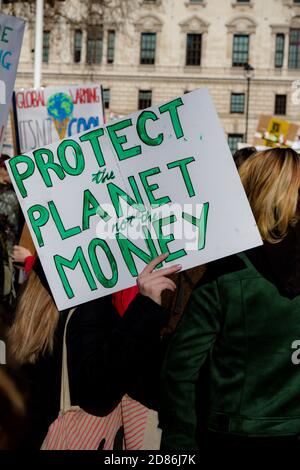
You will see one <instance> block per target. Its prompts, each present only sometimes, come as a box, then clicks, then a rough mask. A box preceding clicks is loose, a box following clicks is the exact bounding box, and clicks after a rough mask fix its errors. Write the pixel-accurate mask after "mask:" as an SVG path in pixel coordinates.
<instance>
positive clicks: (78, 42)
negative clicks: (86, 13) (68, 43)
mask: <svg viewBox="0 0 300 470" xmlns="http://www.w3.org/2000/svg"><path fill="white" fill-rule="evenodd" d="M81 47H82V31H81V29H76V30H75V32H74V62H80V60H81Z"/></svg>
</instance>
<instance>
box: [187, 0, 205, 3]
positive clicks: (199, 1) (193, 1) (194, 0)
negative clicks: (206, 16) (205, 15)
mask: <svg viewBox="0 0 300 470" xmlns="http://www.w3.org/2000/svg"><path fill="white" fill-rule="evenodd" d="M189 3H203V0H190V1H189Z"/></svg>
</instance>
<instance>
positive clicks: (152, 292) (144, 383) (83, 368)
mask: <svg viewBox="0 0 300 470" xmlns="http://www.w3.org/2000/svg"><path fill="white" fill-rule="evenodd" d="M15 248H16V247H15ZM167 256H168V255H167V254H164V255H160V256H158V257H157V258H156V259H154V260H153V261H151V262H150V263H149V264H148V265H147V266H146V268H145V269H144V271H143V272H142V273H141V274H140V275H139V277H138V286H139V293H138V294H137V295H136V296H135V298H134V299H133V300H132V299H130V300H131V302H130V304H129V306H128V302H126V304H127V305H126V309H125V310H126V311H125V313H124V312H123V311H122V312H121V314H122V316H121V314H119V313H118V312H119V311H117V310H116V308H115V306H114V302H113V298H112V296H111V295H107V296H105V297H101V298H99V299H96V300H93V301H91V302H87V303H85V304H81V305H79V306H78V307H77V308H76V309H75V311H74V313H73V314H72V316H71V317H69V311H67V310H65V311H64V312H58V311H57V309H56V307H55V304H54V302H53V299H52V297H51V295H50V291H49V287H48V284H47V281H46V278H45V276H44V273H43V271H42V268H41V266H39V265H37V267H36V268H35V269H36V270H37V273H38V276H37V275H36V274H35V273H34V272H32V273H31V274H30V276H29V280H28V283H27V285H26V288H25V289H24V292H23V294H22V295H21V298H20V300H19V303H18V307H17V311H16V317H15V321H14V323H13V325H12V328H11V329H10V332H9V335H8V347H9V354H10V360H11V361H12V362H14V363H15V365H17V366H20V370H21V371H22V372H23V375H24V378H25V379H26V380H27V382H28V391H29V393H28V396H29V400H28V404H27V407H28V415H29V416H28V417H29V419H28V421H29V429H28V432H27V440H26V442H24V447H25V448H26V449H30V448H32V449H39V448H40V446H41V444H42V442H43V440H44V438H45V436H46V434H47V430H48V427H49V425H50V424H51V423H52V422H54V421H55V419H56V418H57V415H58V413H59V410H60V387H61V370H62V347H63V335H64V329H65V325H66V322H67V319H68V323H67V327H66V345H67V360H68V379H69V385H70V395H71V403H72V404H75V405H78V406H80V407H81V408H82V409H83V410H84V411H85V412H87V413H89V414H91V415H94V416H106V415H107V414H109V413H110V412H111V411H112V410H114V408H115V407H116V406H117V405H118V404H119V403H120V401H121V399H122V397H123V396H124V395H125V394H128V395H129V396H130V397H131V398H132V399H134V400H137V401H138V402H140V403H141V404H143V405H144V406H146V407H148V408H151V409H153V410H156V409H157V407H158V404H157V400H158V383H159V370H160V330H161V328H162V327H163V326H164V325H165V324H166V322H167V320H168V313H167V311H165V310H164V309H163V308H162V307H161V294H162V292H163V291H164V290H171V291H174V290H175V289H176V285H175V284H174V282H173V281H171V280H170V279H169V278H168V276H169V275H170V274H172V273H175V272H177V271H179V270H180V269H181V266H179V265H176V266H172V267H169V268H163V269H160V270H158V271H156V270H155V267H156V266H157V265H159V264H160V263H161V262H162V261H164V260H165V259H166V258H167ZM16 257H17V251H16V250H15V251H14V259H16ZM125 300H126V299H125ZM68 317H69V318H68ZM83 432H84V430H83Z"/></svg>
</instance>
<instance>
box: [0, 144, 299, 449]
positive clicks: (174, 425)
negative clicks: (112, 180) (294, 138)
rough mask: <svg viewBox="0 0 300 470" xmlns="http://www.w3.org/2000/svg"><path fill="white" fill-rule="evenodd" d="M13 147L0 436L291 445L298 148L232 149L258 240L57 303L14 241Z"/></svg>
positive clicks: (1, 278)
mask: <svg viewBox="0 0 300 470" xmlns="http://www.w3.org/2000/svg"><path fill="white" fill-rule="evenodd" d="M7 158H8V157H7V156H5V155H2V156H1V159H0V259H1V265H0V294H1V311H0V318H1V330H0V334H1V338H2V339H3V340H4V341H5V343H6V346H7V364H6V365H5V366H1V370H0V374H1V375H0V448H2V449H8V448H9V449H15V450H17V449H35V450H38V449H41V448H42V449H67V448H68V449H98V450H101V449H107V448H108V449H134V448H147V449H149V450H155V449H159V448H161V449H162V450H168V451H170V452H171V451H174V452H175V451H178V450H183V449H185V450H196V449H201V448H205V447H206V446H207V445H210V444H212V445H213V446H214V448H216V449H218V448H221V449H223V448H243V449H244V448H246V449H252V448H253V447H254V446H260V447H265V446H267V447H269V446H274V445H276V446H277V447H278V446H279V447H280V446H286V445H287V446H291V447H295V446H298V445H299V444H298V443H299V436H300V399H299V393H300V392H299V391H300V372H299V371H298V368H297V365H295V364H294V363H293V361H292V359H291V358H292V353H293V349H292V345H293V342H294V341H295V340H297V339H298V338H299V339H300V322H299V321H298V315H299V310H300V263H299V260H298V258H299V257H300V221H299V217H300V204H299V190H300V156H299V155H298V154H297V153H296V152H295V151H294V150H292V149H289V148H273V149H269V150H265V151H261V152H257V151H256V149H255V148H246V149H243V150H241V151H239V152H237V154H236V155H235V156H234V159H235V162H236V165H237V167H238V171H239V174H240V178H241V181H242V184H243V186H244V189H245V192H246V195H247V197H248V200H249V203H250V206H251V208H252V211H253V214H254V217H255V219H256V223H257V226H258V229H259V231H260V234H261V237H262V240H263V245H262V246H260V247H258V248H254V249H251V250H248V251H247V252H244V253H239V254H236V255H233V256H230V257H227V258H224V259H221V260H217V261H214V262H212V263H209V264H208V265H207V266H200V267H198V268H194V269H192V270H189V271H184V272H181V266H180V265H175V266H173V267H171V268H162V269H159V270H156V267H157V266H158V265H159V264H160V263H161V262H162V261H163V260H164V259H166V257H167V256H168V254H162V255H160V256H159V257H158V258H156V259H154V260H152V261H151V262H150V263H149V264H148V265H147V266H146V267H145V269H144V270H143V271H142V273H141V274H140V275H139V276H138V278H137V285H136V287H134V288H130V289H126V290H124V291H122V292H118V293H115V294H113V295H108V296H106V297H101V298H99V299H97V300H94V301H91V302H88V303H85V304H81V305H79V306H78V307H77V308H75V309H71V310H66V311H63V312H58V310H57V308H56V305H55V303H54V301H53V298H52V294H51V291H50V289H49V286H48V283H47V279H46V277H45V275H44V272H43V269H42V266H41V264H40V262H39V259H38V258H37V256H36V254H35V253H31V252H30V251H29V250H28V249H26V248H25V247H22V246H20V245H19V244H18V240H19V238H20V232H21V230H22V226H23V220H22V217H21V214H20V210H19V206H18V202H17V198H16V195H15V193H14V191H13V188H12V186H11V183H10V180H9V175H8V173H7V171H6V168H5V164H4V162H5V160H6V159H7ZM20 273H21V274H20ZM298 325H299V326H298ZM124 397H125V399H124ZM66 402H69V407H67V408H66V407H65V404H66ZM128 403H129V404H128ZM125 406H128V408H127V411H126V410H125V412H124V409H125V408H124V407H125ZM122 407H123V408H122ZM120 410H121V411H120ZM122 410H123V411H122ZM136 410H139V414H138V415H137V414H134V413H135V412H136ZM70 411H73V418H74V417H76V419H77V420H79V421H77V424H76V422H75V418H74V419H73V421H72V424H70V421H64V423H65V424H64V431H63V435H62V426H60V422H61V421H62V420H63V419H64V417H65V416H67V415H68V416H70ZM117 411H118V412H119V411H120V413H121V415H122V420H121V422H119V421H118V419H119V418H118V416H119V415H117ZM150 411H151V412H154V413H155V414H154V415H153V414H152V415H151V416H152V417H153V416H154V418H155V419H152V421H151V423H150V424H149V422H150V421H149V420H148V421H147V423H146V417H147V416H150V415H149V413H150ZM68 412H69V413H68ZM80 413H81V414H80ZM122 413H123V414H122ZM121 415H120V416H121ZM70 419H71V418H70ZM105 420H106V421H105ZM112 422H114V425H115V429H116V432H115V431H111V434H112V439H109V436H108V435H109V433H110V431H109V429H110V426H112V425H111V423H112ZM78 423H81V424H80V426H79V425H78ZM105 423H106V424H105ZM108 423H110V424H108ZM116 423H118V424H117V425H116ZM142 423H143V426H144V427H143V430H142V431H143V436H144V435H145V432H146V428H147V426H148V428H147V429H148V430H147V433H148V444H147V443H145V442H146V441H145V439H144V441H143V442H144V444H143V445H144V447H142V444H141V442H142V441H141V440H140V441H138V438H137V435H139V434H138V433H140V432H141V426H142ZM105 426H106V427H105ZM104 428H105V429H106V434H105V438H104V437H103V436H104V434H103V429H104ZM149 436H150V439H149ZM154 436H158V438H157V439H152V440H151V437H152V438H153V437H154ZM58 437H59V438H58ZM110 437H111V436H110ZM150 442H152V444H150ZM151 445H152V446H153V447H151ZM134 446H136V447H134ZM147 446H148V447H147Z"/></svg>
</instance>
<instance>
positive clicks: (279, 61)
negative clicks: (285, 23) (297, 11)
mask: <svg viewBox="0 0 300 470" xmlns="http://www.w3.org/2000/svg"><path fill="white" fill-rule="evenodd" d="M283 58H284V34H281V33H279V34H276V49H275V67H276V68H278V69H279V68H281V67H283Z"/></svg>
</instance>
